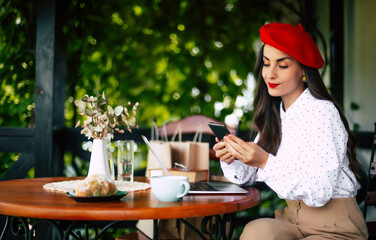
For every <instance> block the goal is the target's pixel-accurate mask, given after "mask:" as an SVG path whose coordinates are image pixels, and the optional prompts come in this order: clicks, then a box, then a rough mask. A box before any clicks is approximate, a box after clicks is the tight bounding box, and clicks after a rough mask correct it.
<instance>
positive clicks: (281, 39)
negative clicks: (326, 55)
mask: <svg viewBox="0 0 376 240" xmlns="http://www.w3.org/2000/svg"><path fill="white" fill-rule="evenodd" d="M260 36H261V41H262V42H263V43H265V44H268V45H270V46H272V47H274V48H277V49H278V50H281V51H282V52H285V53H288V54H290V55H291V56H292V57H294V58H295V59H296V60H298V61H299V62H301V63H302V64H304V65H306V66H308V67H312V68H321V67H322V66H323V65H324V60H323V59H322V57H321V54H320V51H319V49H318V48H317V45H316V44H315V42H314V41H313V39H312V37H311V36H310V35H309V34H308V33H307V32H306V31H304V29H303V27H302V25H301V24H300V23H299V27H297V26H294V25H290V24H286V23H269V24H265V25H264V26H262V27H261V29H260Z"/></svg>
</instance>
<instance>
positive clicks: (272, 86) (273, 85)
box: [268, 82, 279, 88]
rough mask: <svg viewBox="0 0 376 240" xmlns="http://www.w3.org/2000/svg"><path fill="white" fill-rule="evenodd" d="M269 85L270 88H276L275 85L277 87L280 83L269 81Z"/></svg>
mask: <svg viewBox="0 0 376 240" xmlns="http://www.w3.org/2000/svg"><path fill="white" fill-rule="evenodd" d="M268 85H269V87H270V88H275V87H277V86H278V85H279V84H276V83H269V82H268Z"/></svg>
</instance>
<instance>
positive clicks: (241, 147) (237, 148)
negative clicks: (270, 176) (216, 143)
mask: <svg viewBox="0 0 376 240" xmlns="http://www.w3.org/2000/svg"><path fill="white" fill-rule="evenodd" d="M223 139H224V141H225V143H226V148H227V149H228V150H229V151H230V152H231V153H232V155H233V156H234V157H235V158H236V159H238V160H240V161H241V162H243V163H245V164H247V165H250V166H254V167H259V168H264V167H265V164H266V162H267V161H268V158H269V154H268V153H267V152H265V150H264V149H262V148H261V147H260V146H259V145H257V144H256V143H254V142H245V141H243V140H242V139H240V138H238V137H236V136H234V135H232V134H230V135H228V136H226V137H224V138H223Z"/></svg>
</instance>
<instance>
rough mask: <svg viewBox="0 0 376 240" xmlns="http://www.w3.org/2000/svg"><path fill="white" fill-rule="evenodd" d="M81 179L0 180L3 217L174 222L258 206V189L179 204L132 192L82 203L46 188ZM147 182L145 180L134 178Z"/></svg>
mask: <svg viewBox="0 0 376 240" xmlns="http://www.w3.org/2000/svg"><path fill="white" fill-rule="evenodd" d="M75 179H79V178H66V177H51V178H32V179H19V180H10V181H0V214H1V215H6V216H14V217H21V218H33V219H54V220H73V221H128V220H140V219H175V218H187V217H199V216H212V215H221V214H227V213H235V212H237V211H241V210H244V209H247V208H251V207H254V206H256V205H258V204H259V203H260V201H261V197H260V193H259V191H258V190H257V189H255V188H252V187H248V188H246V189H247V190H248V193H247V194H234V195H187V196H185V197H184V198H183V199H182V201H180V202H161V201H159V200H158V199H156V198H155V197H154V196H153V194H152V193H151V190H150V189H149V190H145V191H139V192H129V193H128V194H127V195H126V196H124V197H123V198H122V199H121V200H120V201H116V202H101V203H80V202H76V201H74V200H73V199H71V198H69V197H68V196H66V195H65V193H61V192H53V191H48V190H45V189H43V185H44V184H46V183H50V182H59V181H67V180H75ZM135 181H145V178H135Z"/></svg>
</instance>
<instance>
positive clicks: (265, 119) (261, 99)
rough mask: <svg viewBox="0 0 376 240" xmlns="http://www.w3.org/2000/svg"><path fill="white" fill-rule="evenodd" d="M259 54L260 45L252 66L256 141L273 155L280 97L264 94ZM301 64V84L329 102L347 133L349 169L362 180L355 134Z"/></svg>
mask: <svg viewBox="0 0 376 240" xmlns="http://www.w3.org/2000/svg"><path fill="white" fill-rule="evenodd" d="M263 54H264V45H263V46H262V47H261V49H260V52H259V54H258V58H257V63H256V69H255V73H256V77H257V88H256V96H255V100H254V109H255V115H254V125H255V128H256V130H257V131H258V133H259V140H258V143H257V144H258V145H259V146H260V147H262V148H263V149H264V150H265V151H267V152H269V153H271V154H274V155H275V154H276V153H277V151H278V147H279V145H280V144H281V139H282V135H281V120H280V112H279V109H280V108H279V107H280V103H281V101H282V99H281V97H273V96H270V95H269V93H268V89H267V86H266V84H265V82H264V78H263V77H262V68H263V65H264V64H263ZM302 67H303V70H304V73H305V76H306V78H307V82H306V83H304V87H305V88H307V87H308V88H309V90H310V91H311V93H312V95H313V96H314V97H315V98H317V99H321V100H328V101H331V102H332V103H333V104H334V105H335V107H336V108H337V110H338V112H339V115H340V117H341V120H342V122H343V124H344V126H345V128H346V131H347V133H348V136H349V138H348V141H347V155H348V157H349V160H350V168H351V170H352V171H353V172H354V174H355V176H356V177H357V179H358V180H359V181H361V182H362V181H364V177H365V175H364V172H363V171H362V168H361V166H360V164H359V162H358V161H357V159H356V147H357V144H358V139H357V137H356V135H355V134H354V133H353V132H352V131H351V130H350V128H349V124H348V122H347V120H346V117H345V116H344V114H343V111H342V108H341V107H340V106H339V105H338V103H337V102H336V101H335V100H334V99H333V97H332V96H331V95H330V93H329V92H328V90H327V88H326V86H325V84H324V82H323V80H322V78H321V75H320V73H319V71H318V70H317V69H315V68H311V67H307V66H305V65H303V64H302Z"/></svg>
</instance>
